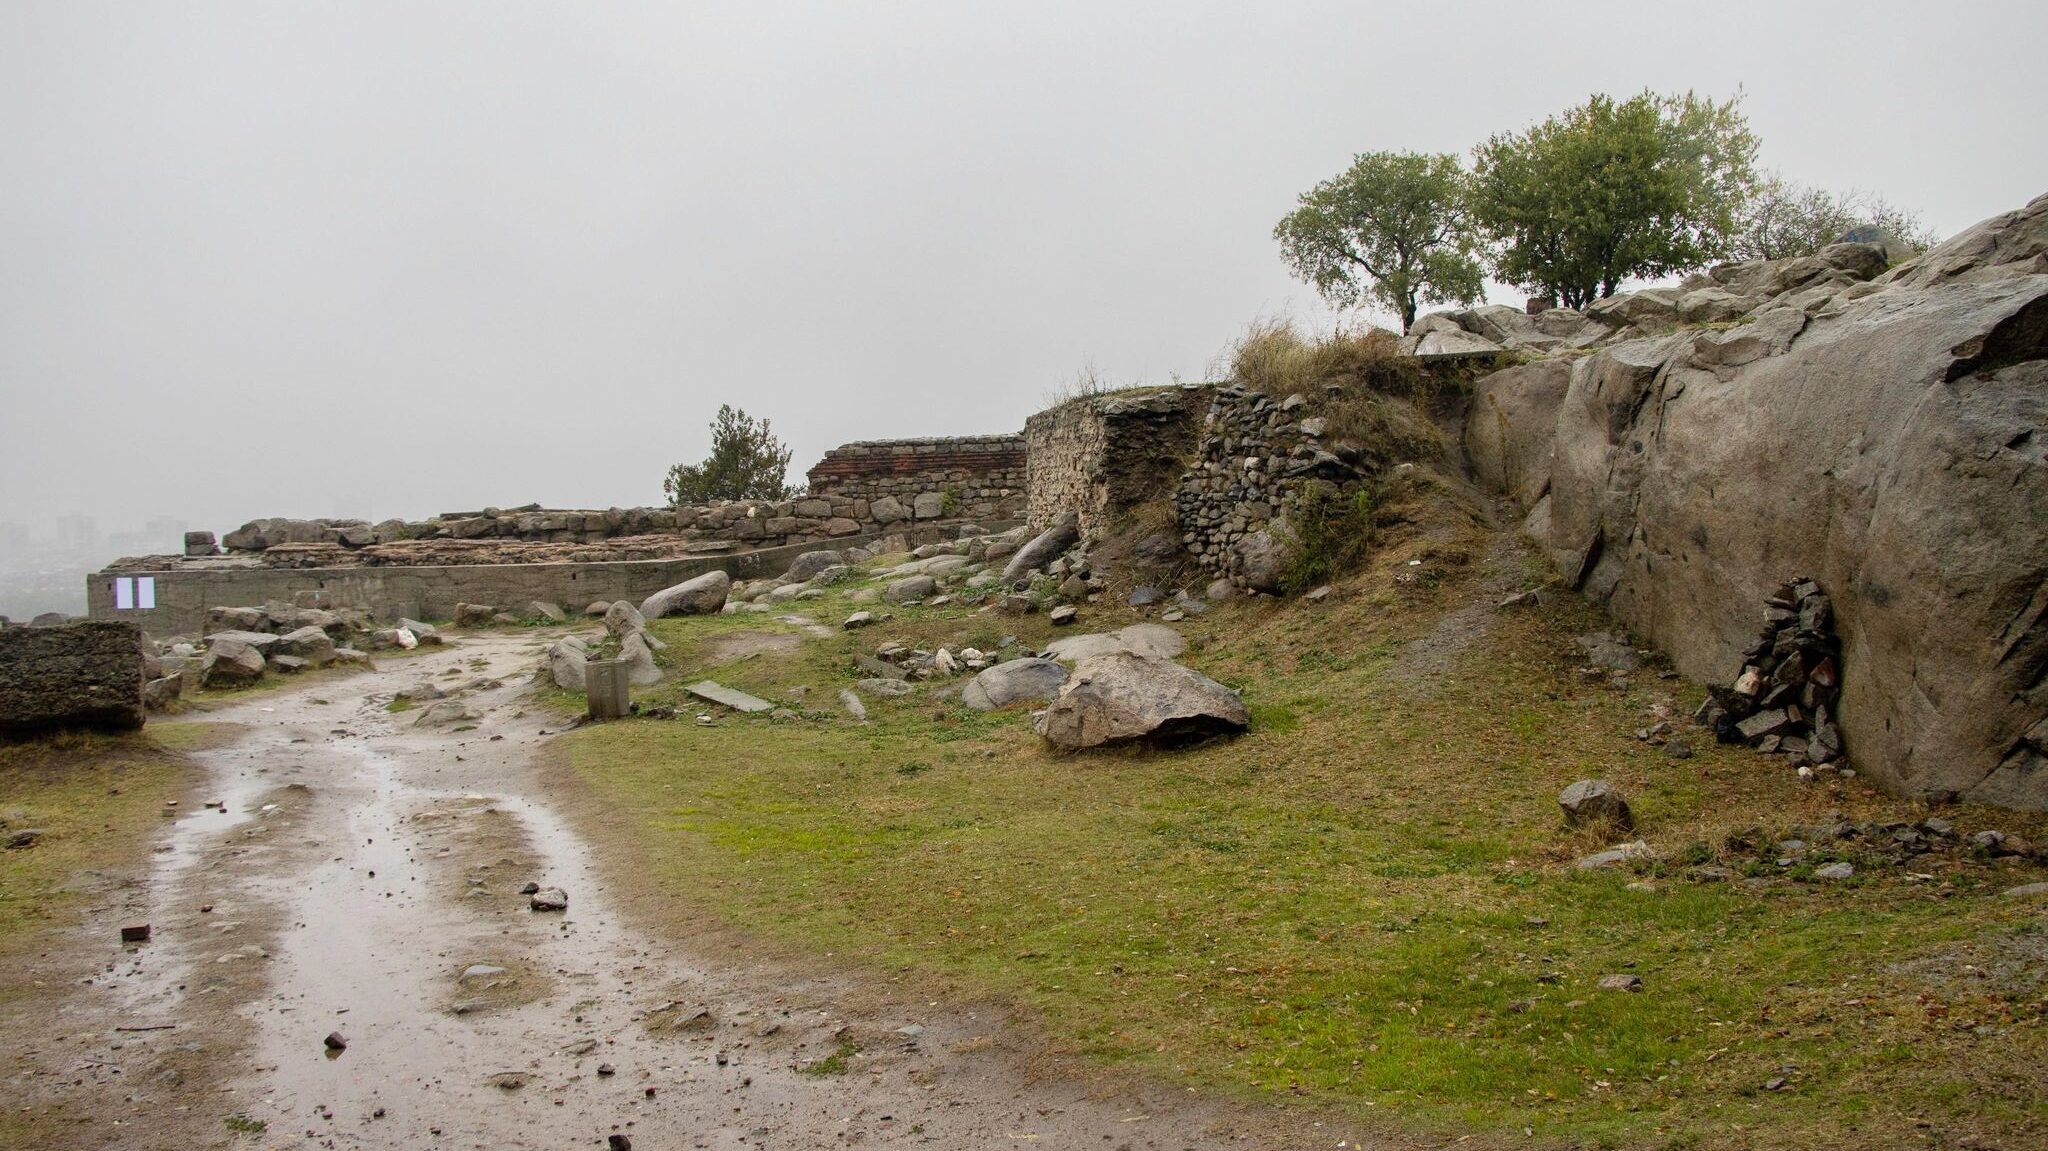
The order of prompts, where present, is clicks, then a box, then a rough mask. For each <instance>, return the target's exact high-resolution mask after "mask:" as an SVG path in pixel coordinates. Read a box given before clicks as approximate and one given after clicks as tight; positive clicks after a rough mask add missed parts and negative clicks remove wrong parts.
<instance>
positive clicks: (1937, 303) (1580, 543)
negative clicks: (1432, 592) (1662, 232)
mask: <svg viewBox="0 0 2048 1151" xmlns="http://www.w3.org/2000/svg"><path fill="white" fill-rule="evenodd" d="M1838 247H1841V246H1839V245H1838ZM1874 264H1875V260H1874V259H1873V258H1871V257H1870V256H1869V254H1868V253H1858V252H1847V251H1844V252H1837V251H1835V250H1833V249H1829V250H1828V251H1826V252H1824V253H1823V254H1822V255H1821V256H1816V257H1806V258H1804V260H1802V261H1774V262H1771V263H1769V264H1763V265H1756V266H1747V265H1745V266H1738V267H1735V268H1733V269H1732V270H1730V271H1728V272H1726V273H1725V274H1724V272H1723V270H1722V269H1715V271H1714V273H1712V277H1711V278H1713V279H1714V280H1715V281H1716V282H1720V283H1722V284H1723V285H1724V286H1726V287H1728V288H1729V289H1730V290H1733V291H1738V292H1740V293H1742V294H1758V293H1759V292H1762V291H1765V290H1767V289H1770V288H1773V287H1777V286H1779V285H1783V287H1782V289H1781V290H1782V291H1783V292H1785V293H1788V295H1785V296H1781V297H1780V298H1779V299H1776V300H1773V301H1772V302H1771V303H1770V304H1768V305H1766V306H1765V307H1763V308H1760V309H1759V310H1758V311H1757V312H1756V313H1755V314H1754V315H1753V316H1752V319H1751V322H1750V323H1748V324H1745V325H1743V326H1742V327H1739V328H1736V329H1733V330H1731V331H1728V332H1722V333H1698V334H1689V333H1682V332H1681V333H1678V334H1675V335H1673V336H1670V337H1667V338H1664V339H1658V340H1635V341H1629V342H1626V343H1622V344H1618V345H1614V346H1612V347H1608V348H1606V349H1603V350H1601V351H1599V352H1597V353H1596V354H1594V355H1591V356H1588V357H1586V358H1585V359H1583V360H1581V361H1579V362H1578V363H1577V364H1576V365H1575V366H1574V367H1573V369H1572V372H1571V380H1570V384H1569V386H1568V388H1567V390H1566V394H1565V396H1564V399H1563V401H1562V403H1561V404H1560V405H1559V407H1558V418H1557V423H1556V427H1555V445H1554V452H1553V456H1552V461H1553V462H1552V468H1551V476H1550V481H1549V484H1550V497H1549V500H1548V502H1547V506H1546V507H1544V508H1543V509H1541V510H1542V512H1543V514H1541V515H1537V516H1532V518H1531V525H1532V530H1535V531H1537V532H1539V533H1540V534H1541V542H1542V543H1543V544H1544V545H1545V547H1546V548H1547V550H1548V552H1549V554H1550V556H1551V558H1552V560H1553V561H1554V562H1555V563H1556V564H1557V566H1558V568H1559V569H1560V571H1561V572H1562V574H1563V575H1564V576H1565V577H1566V578H1567V579H1568V580H1570V581H1571V582H1572V583H1573V584H1574V585H1576V586H1578V587H1580V588H1582V589H1583V590H1584V591H1585V592H1586V594H1587V595H1588V596H1590V597H1592V598H1593V599H1595V600H1599V601H1603V602H1605V603H1606V604H1607V605H1608V606H1609V607H1610V608H1611V610H1612V611H1613V612H1614V614H1615V616H1616V617H1617V618H1618V619H1619V620H1620V621H1621V622H1622V623H1624V624H1626V625H1627V626H1628V627H1629V628H1630V629H1631V630H1632V631H1634V632H1636V633H1637V634H1639V635H1641V636H1643V637H1645V638H1647V639H1649V640H1651V641H1652V642H1654V643H1655V644H1656V645H1657V646H1659V647H1660V648H1662V649H1664V650H1665V651H1666V652H1668V653H1669V654H1670V655H1671V657H1672V659H1673V661H1674V662H1675V663H1676V664H1677V666H1678V668H1679V669H1680V670H1681V671H1683V672H1684V673H1686V674H1687V675H1688V676H1691V677H1693V678H1695V679H1699V680H1703V681H1707V682H1713V683H1727V682H1729V681H1731V680H1732V679H1734V678H1735V676H1736V674H1737V673H1738V672H1739V671H1741V668H1742V652H1743V650H1744V648H1745V647H1746V646H1747V645H1748V644H1749V643H1750V642H1751V641H1752V640H1753V639H1754V637H1755V634H1756V625H1757V620H1758V617H1759V613H1760V612H1761V611H1762V609H1763V606H1764V602H1765V600H1766V598H1767V597H1769V596H1770V595H1771V594H1772V593H1773V591H1774V589H1776V588H1778V587H1779V586H1781V585H1782V584H1783V583H1784V581H1785V580H1787V579H1790V578H1792V577H1794V576H1806V577H1809V578H1811V579H1812V580H1814V581H1815V582H1816V583H1817V584H1818V585H1819V586H1820V587H1821V588H1823V589H1825V590H1826V591H1827V592H1828V594H1829V595H1830V596H1831V597H1832V600H1833V604H1834V609H1835V615H1836V630H1837V633H1838V635H1839V636H1840V639H1841V643H1842V662H1843V666H1842V669H1841V671H1842V682H1841V698H1840V708H1839V713H1838V715H1837V717H1836V719H1837V722H1838V724H1839V727H1840V731H1841V734H1842V737H1843V740H1844V744H1845V751H1846V754H1847V755H1848V758H1849V761H1850V763H1852V764H1853V765H1854V766H1855V767H1856V768H1857V769H1858V770H1859V771H1861V772H1862V773H1863V774H1864V776H1865V777H1866V778H1870V779H1873V780H1875V781H1876V782H1878V783H1880V784H1882V785H1884V786H1886V787H1888V788H1890V789H1891V790H1894V791H1896V792H1900V793H1903V794H1907V795H1912V796H1921V797H1928V798H1935V799H1941V798H1950V797H1958V798H1962V799H1965V800H1970V801H1978V802H1986V803H1997V804H2004V805H2008V806H2014V807H2021V808H2028V809H2043V808H2048V682H2044V680H2043V677H2042V674H2041V669H2042V668H2043V667H2044V666H2048V590H2044V589H2048V531H2043V530H2042V525H2043V524H2048V437H2044V435H2043V434H2042V431H2041V429H2042V428H2043V427H2044V426H2048V196H2044V197H2042V198H2040V199H2037V200H2035V201H2033V202H2032V203H2031V204H2029V205H2028V206H2027V207H2026V208H2025V209H2022V210H2020V211H2017V212H2011V213H2007V214H2006V215H2003V216H2000V217H1997V218H1995V219H1992V220H1989V221H1986V222H1984V223H1983V224H1980V225H1978V226H1977V227H1974V228H1971V229H1969V230H1968V231H1966V232H1964V233H1962V234H1960V235H1958V236H1956V237H1954V238H1953V239H1951V240H1949V241H1947V242H1945V243H1943V244H1941V245H1939V246H1937V247H1936V248H1934V249H1933V250H1931V251H1929V252H1927V253H1925V254H1923V255H1921V256H1920V257H1918V258H1917V259H1915V260H1912V261H1911V262H1909V263H1907V264H1904V265H1901V266H1900V267H1897V268H1894V269H1892V270H1891V271H1890V272H1888V273H1886V274H1884V275H1883V276H1881V277H1879V278H1878V279H1876V280H1873V281H1868V282H1857V281H1856V280H1855V278H1854V277H1855V276H1856V275H1857V274H1861V273H1864V272H1867V271H1868V270H1869V269H1870V268H1871V267H1872V266H1874ZM1795 265H1796V266H1795ZM1609 310H1610V311H1611V310H1612V309H1609ZM1537 454H1540V453H1532V456H1531V458H1535V456H1536V455H1537ZM1521 490H1523V491H1525V492H1526V491H1528V490H1531V488H1530V485H1529V484H1528V483H1524V484H1523V485H1521Z"/></svg>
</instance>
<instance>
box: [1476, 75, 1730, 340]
mask: <svg viewBox="0 0 2048 1151" xmlns="http://www.w3.org/2000/svg"><path fill="white" fill-rule="evenodd" d="M1741 102H1742V98H1741V96H1739V95H1738V96H1736V97H1734V98H1733V99H1730V100H1727V101H1725V102H1722V103H1716V102H1714V101H1712V100H1708V99H1703V98H1701V97H1698V96H1695V95H1693V94H1692V93H1690V92H1687V93H1686V94H1685V95H1683V96H1658V95H1655V94H1653V93H1650V92H1644V93H1642V94H1641V95H1639V96H1634V97H1631V98H1630V99H1627V100H1622V101H1616V100H1614V99H1613V98H1612V97H1608V96H1594V97H1593V98H1592V99H1590V100H1588V101H1586V103H1585V104H1583V105H1581V106H1579V107H1577V108H1573V109H1571V110H1569V111H1567V112H1565V113H1563V114H1562V115H1558V116H1553V117H1551V118H1550V119H1548V120H1545V121H1544V122H1543V123H1541V124H1538V125H1536V126H1535V127H1533V128H1530V129H1529V130H1528V131H1526V132H1510V133H1502V134H1500V135H1497V136H1494V137H1493V138H1492V139H1490V140H1488V141H1487V142H1486V143H1484V144H1481V145H1480V146H1479V147H1478V149H1477V150H1476V158H1477V161H1478V162H1477V165H1476V168H1475V171H1474V175H1473V200H1472V207H1473V214H1474V217H1475V218H1476V219H1477V220H1478V222H1479V224H1480V226H1481V227H1482V228H1484V229H1485V231H1486V232H1487V233H1488V234H1489V235H1490V236H1491V237H1492V238H1493V240H1494V241H1495V243H1496V245H1497V251H1496V259H1495V262H1494V275H1495V276H1496V277H1497V278H1498V279H1500V280H1502V281H1504V282H1507V283H1512V284H1519V285H1522V286H1523V287H1525V288H1528V289H1531V290H1534V291H1538V292H1543V293H1546V294H1551V295H1555V296H1556V297H1557V298H1558V299H1559V300H1560V301H1561V302H1562V303H1564V304H1565V305H1566V306H1567V307H1574V308H1577V307H1583V306H1585V305H1586V304H1588V303H1590V302H1592V301H1593V300H1595V299H1598V298H1599V297H1601V296H1611V295H1613V294H1614V289H1615V288H1616V286H1618V285H1619V284H1620V283H1621V282H1622V281H1623V280H1625V279H1629V278H1649V277H1656V276H1664V275H1669V274H1671V273H1674V272H1683V271H1688V270H1690V269H1693V268H1698V267H1700V266H1702V265H1705V264H1707V263H1711V262H1713V261H1715V260H1719V259H1723V258H1725V257H1726V256H1727V255H1728V254H1729V252H1730V251H1731V249H1732V246H1733V241H1734V238H1735V236H1736V235H1737V233H1738V231H1739V227H1740V221H1741V219H1742V214H1743V211H1744V209H1745V208H1746V207H1747V206H1748V202H1749V199H1750V196H1751V193H1752V192H1753V190H1754V188H1755V185H1756V174H1755V168H1754V165H1755V161H1756V146H1757V142H1756V137H1755V135H1754V134H1752V133H1751V132H1750V130H1749V121H1748V120H1747V118H1745V117H1744V116H1743V114H1742V110H1741Z"/></svg>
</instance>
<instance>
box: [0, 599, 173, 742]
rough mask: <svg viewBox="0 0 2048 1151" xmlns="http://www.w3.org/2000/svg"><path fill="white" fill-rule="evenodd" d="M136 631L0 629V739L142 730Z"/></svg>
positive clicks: (113, 626)
mask: <svg viewBox="0 0 2048 1151" xmlns="http://www.w3.org/2000/svg"><path fill="white" fill-rule="evenodd" d="M142 685H143V675H142V631H141V629H140V628H137V627H136V626H135V625H134V624H132V623H127V622H122V621H115V620H89V621H85V622H81V623H65V624H60V625H56V626H49V627H9V628H0V734H6V735H28V734H33V733H35V732H39V731H53V730H62V729H67V728H81V729H91V730H100V731H129V730H133V729H135V728H138V727H141V726H142V720H143V714H142V711H143V706H142Z"/></svg>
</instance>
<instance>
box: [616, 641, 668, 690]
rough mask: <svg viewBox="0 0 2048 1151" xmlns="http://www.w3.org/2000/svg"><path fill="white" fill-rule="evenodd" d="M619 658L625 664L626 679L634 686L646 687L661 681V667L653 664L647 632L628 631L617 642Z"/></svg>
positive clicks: (652, 654)
mask: <svg viewBox="0 0 2048 1151" xmlns="http://www.w3.org/2000/svg"><path fill="white" fill-rule="evenodd" d="M619 659H620V660H621V661H622V662H624V663H625V665H626V680H627V682H629V683H631V684H632V685H633V686H634V687H648V686H650V685H652V684H657V683H660V682H661V669H660V668H659V667H656V666H655V665H654V651H653V649H652V648H650V647H649V646H648V637H647V633H646V632H644V631H629V632H627V633H626V638H625V639H623V640H621V641H620V642H619Z"/></svg>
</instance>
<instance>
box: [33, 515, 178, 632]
mask: <svg viewBox="0 0 2048 1151" xmlns="http://www.w3.org/2000/svg"><path fill="white" fill-rule="evenodd" d="M186 526H187V525H186V521H184V520H181V519H176V518H174V517H171V516H155V517H152V518H151V519H149V520H147V521H145V522H144V523H143V524H142V526H141V527H138V528H132V529H124V530H119V531H111V532H104V531H102V530H101V529H100V526H99V521H98V520H97V519H96V518H95V517H93V516H85V515H69V516H59V517H58V518H57V519H56V520H55V521H54V522H51V523H50V524H49V525H48V526H47V527H46V528H45V529H43V530H40V531H39V530H38V529H37V528H36V527H35V526H33V525H29V524H24V523H20V522H17V521H13V520H0V616H6V617H7V618H9V619H12V620H16V621H23V620H28V619H31V618H33V617H35V616H38V615H41V614H42V613H44V612H53V611H55V612H63V613H65V614H67V615H83V614H84V613H85V577H86V576H87V575H89V574H91V573H92V572H95V571H98V570H99V569H101V568H103V567H105V566H106V565H107V564H108V563H109V562H110V561H112V560H115V559H119V558H121V557H122V556H135V555H169V554H175V553H176V552H178V551H179V550H181V549H182V548H183V546H184V542H185V529H186Z"/></svg>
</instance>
